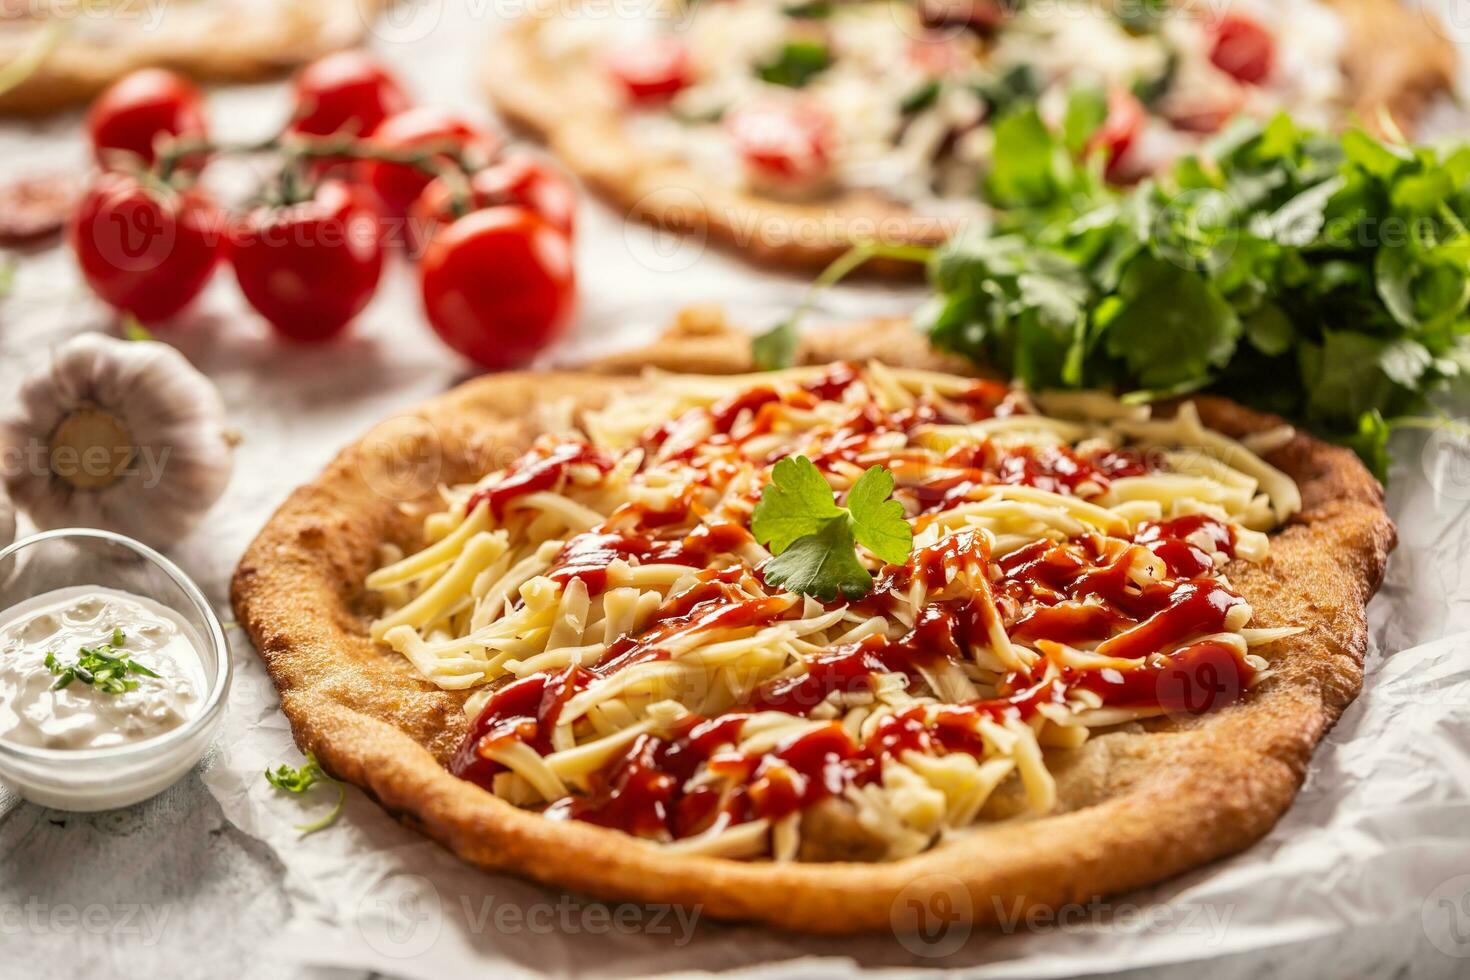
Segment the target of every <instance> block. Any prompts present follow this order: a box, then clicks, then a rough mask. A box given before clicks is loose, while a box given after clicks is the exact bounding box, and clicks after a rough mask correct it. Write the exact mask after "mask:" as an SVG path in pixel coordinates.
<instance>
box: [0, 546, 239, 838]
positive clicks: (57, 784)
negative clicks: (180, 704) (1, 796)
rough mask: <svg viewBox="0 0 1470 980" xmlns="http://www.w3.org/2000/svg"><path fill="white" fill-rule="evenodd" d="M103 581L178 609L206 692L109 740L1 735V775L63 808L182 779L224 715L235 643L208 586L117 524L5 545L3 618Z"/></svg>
mask: <svg viewBox="0 0 1470 980" xmlns="http://www.w3.org/2000/svg"><path fill="white" fill-rule="evenodd" d="M75 586H101V587H104V588H110V589H118V590H122V591H124V592H131V593H133V594H135V595H141V596H146V597H148V598H151V599H153V600H154V601H155V602H157V603H159V604H161V605H163V606H165V607H167V608H168V609H170V610H172V611H173V612H174V613H176V614H177V615H178V616H179V617H181V618H182V619H183V621H184V622H185V623H187V624H188V625H189V626H190V628H191V629H192V630H193V632H194V634H195V637H196V638H197V639H198V641H199V644H198V646H199V651H198V652H199V659H200V661H201V665H202V667H203V670H204V677H205V682H206V691H205V693H204V695H203V697H202V699H201V704H200V707H199V709H198V711H197V712H196V713H195V714H194V715H193V716H192V717H190V718H189V719H188V720H186V721H185V722H184V723H183V724H182V725H180V726H179V727H177V728H173V729H170V730H169V731H167V732H164V733H162V734H160V735H155V736H153V737H152V738H148V739H144V740H142V741H138V742H131V743H127V744H124V745H113V746H107V747H105V748H88V749H52V748H38V747H35V746H29V745H19V744H16V743H13V742H9V741H6V740H4V739H3V738H0V781H3V782H5V783H6V784H7V785H9V786H10V787H11V788H12V789H14V790H15V791H16V792H18V793H20V795H21V796H24V797H25V798H26V799H28V800H30V801H31V802H33V803H39V804H41V805H43V806H49V807H55V808H57V809H60V810H74V811H84V812H85V811H92V810H108V809H112V808H114V807H120V806H127V805H129V804H132V803H137V802H139V801H140V800H146V799H148V798H149V797H151V796H155V795H157V794H158V793H160V792H162V791H163V790H165V789H167V788H168V787H169V786H172V785H173V784H174V783H175V782H177V781H178V780H179V779H180V778H181V777H182V776H183V775H184V774H185V773H186V772H188V771H189V770H190V769H191V768H193V766H194V764H195V763H196V762H198V761H199V759H200V758H201V757H202V756H203V755H204V753H205V751H206V750H207V749H208V748H209V745H210V743H211V741H212V740H213V738H214V733H215V731H216V729H218V727H219V723H220V719H221V718H222V717H223V714H224V707H225V700H226V696H227V694H228V692H229V689H230V649H229V645H228V644H227V643H226V642H225V635H224V630H222V629H221V628H220V623H219V618H218V617H217V616H215V614H214V610H213V609H212V608H210V605H209V601H208V600H207V599H205V597H204V593H203V592H201V591H200V589H199V587H198V586H197V585H195V584H194V582H193V581H192V580H190V578H189V577H188V576H187V575H185V574H184V573H183V572H182V571H181V570H180V569H179V567H178V566H177V565H175V564H174V563H173V562H171V561H169V560H168V559H167V558H165V557H163V555H161V554H159V553H158V552H156V551H154V550H153V549H152V548H149V547H148V546H147V545H145V544H142V543H140V542H138V541H134V540H133V539H132V538H128V537H124V536H123V535H121V534H114V533H112V532H111V531H100V530H95V529H91V528H63V529H60V530H56V531H47V532H44V533H42V534H37V535H34V536H32V537H29V538H25V539H23V540H21V541H17V542H16V543H15V544H13V545H11V546H10V547H8V548H6V549H5V550H3V551H0V616H3V614H4V611H5V610H8V609H10V608H12V607H14V606H16V605H18V604H19V603H22V602H25V601H27V600H29V599H33V598H35V597H36V596H39V595H43V594H45V593H47V592H52V591H55V590H57V589H64V588H69V587H75Z"/></svg>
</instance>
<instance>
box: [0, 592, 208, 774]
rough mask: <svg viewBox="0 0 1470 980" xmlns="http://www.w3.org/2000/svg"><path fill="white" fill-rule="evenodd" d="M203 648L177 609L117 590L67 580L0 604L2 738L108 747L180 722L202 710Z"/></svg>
mask: <svg viewBox="0 0 1470 980" xmlns="http://www.w3.org/2000/svg"><path fill="white" fill-rule="evenodd" d="M203 649H204V645H203V643H202V641H201V640H200V638H199V637H198V636H197V635H196V633H195V631H194V630H193V628H192V627H190V626H189V624H188V623H186V622H185V621H184V619H183V618H182V617H181V616H179V614H177V613H175V612H174V611H173V610H171V609H169V608H167V607H165V606H163V605H162V604H160V603H158V602H156V601H154V600H153V599H150V598H147V597H145V596H140V595H133V594H131V593H127V592H121V591H118V590H116V589H108V588H102V587H99V586H78V587H73V588H66V589H59V590H57V591H54V592H47V593H44V594H42V595H38V596H35V597H33V598H31V599H28V600H26V601H25V602H22V603H20V604H19V605H17V606H13V607H11V608H10V609H6V610H4V611H0V741H3V742H7V743H10V744H15V745H24V746H32V747H35V748H44V749H60V750H68V749H105V748H110V747H113V746H122V745H129V744H131V743H135V742H142V741H145V740H147V739H150V738H153V737H155V736H158V735H162V734H164V733H166V732H168V731H171V730H173V729H175V728H178V727H179V726H181V725H183V724H185V723H186V722H187V721H188V720H189V719H190V718H192V717H194V716H196V715H197V714H199V712H200V711H201V710H202V706H203V703H204V699H205V693H206V692H207V690H208V683H207V680H206V676H205V672H204V665H203V662H202V660H201V653H200V651H201V650H203ZM89 665H90V669H89Z"/></svg>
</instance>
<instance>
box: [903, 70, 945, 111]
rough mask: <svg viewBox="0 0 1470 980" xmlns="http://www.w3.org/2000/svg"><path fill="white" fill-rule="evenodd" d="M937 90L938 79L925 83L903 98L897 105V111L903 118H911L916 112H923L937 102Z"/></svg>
mask: <svg viewBox="0 0 1470 980" xmlns="http://www.w3.org/2000/svg"><path fill="white" fill-rule="evenodd" d="M939 88H940V86H939V79H937V78H935V79H931V80H930V81H928V82H925V83H924V84H923V85H920V86H919V87H918V88H916V89H914V90H913V91H912V92H910V93H909V94H908V95H905V96H904V97H903V101H902V102H900V103H899V104H898V111H899V112H901V113H903V114H904V115H905V116H912V115H913V114H914V113H916V112H923V111H924V110H925V109H927V108H929V107H930V106H932V105H933V104H934V103H935V102H938V101H939Z"/></svg>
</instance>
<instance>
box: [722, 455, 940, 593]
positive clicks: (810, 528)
mask: <svg viewBox="0 0 1470 980" xmlns="http://www.w3.org/2000/svg"><path fill="white" fill-rule="evenodd" d="M892 493H893V474H891V473H889V472H888V471H887V470H885V469H884V468H883V467H881V466H874V467H872V468H870V469H869V470H868V471H867V472H865V473H864V474H863V475H862V476H861V477H860V478H859V479H858V481H857V482H856V483H855V484H853V486H852V489H851V490H850V491H849V492H848V497H847V506H846V507H839V506H838V505H837V503H836V501H835V498H834V495H833V493H832V488H831V486H830V485H829V484H828V483H827V480H826V478H825V477H824V476H822V473H821V471H820V470H818V469H817V467H816V466H815V465H813V463H812V461H811V460H809V459H807V458H806V457H805V456H796V457H794V458H787V459H783V460H781V461H780V462H778V463H777V464H776V466H775V467H774V468H773V469H772V471H771V482H770V483H768V484H766V486H765V488H764V489H763V490H762V491H761V499H760V502H759V503H758V504H756V507H755V512H754V513H753V514H752V515H751V523H750V529H751V533H752V534H754V535H755V538H756V540H757V541H759V542H761V543H762V544H764V545H766V546H767V547H769V548H770V549H771V553H772V554H773V555H775V557H774V558H772V559H771V561H770V562H768V563H767V564H766V566H765V568H764V575H765V578H766V581H767V582H769V583H771V584H772V585H775V586H777V587H778V588H784V589H787V590H789V591H791V592H799V593H801V594H802V595H809V596H814V597H816V598H818V599H820V600H822V601H823V602H830V601H832V600H833V599H835V598H836V597H837V595H838V594H841V595H844V596H846V597H847V598H849V599H857V598H861V597H862V596H864V595H866V594H867V593H868V591H869V590H870V589H872V587H873V576H872V575H871V574H870V573H869V572H868V570H867V569H866V568H865V567H864V566H863V563H862V562H861V561H859V560H858V556H857V544H858V543H861V544H862V545H863V546H864V547H865V548H867V549H868V550H869V551H871V552H873V554H875V555H877V556H878V557H879V558H881V559H882V560H883V561H886V562H889V563H891V564H901V563H902V562H904V561H907V560H908V556H909V553H910V552H911V551H912V550H913V532H912V530H911V529H910V527H909V524H908V521H907V520H906V519H905V518H904V511H903V505H902V504H901V503H899V502H898V501H896V500H892V499H890V497H891V495H892Z"/></svg>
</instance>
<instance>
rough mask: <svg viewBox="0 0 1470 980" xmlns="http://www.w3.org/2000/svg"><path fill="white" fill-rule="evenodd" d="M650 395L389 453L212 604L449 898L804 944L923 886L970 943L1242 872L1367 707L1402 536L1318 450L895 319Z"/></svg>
mask: <svg viewBox="0 0 1470 980" xmlns="http://www.w3.org/2000/svg"><path fill="white" fill-rule="evenodd" d="M834 357H840V358H841V359H840V360H833V358H834ZM640 359H641V360H642V361H644V362H649V361H652V362H653V363H654V365H655V366H654V367H653V368H651V369H650V368H646V367H645V368H644V369H643V370H642V371H641V373H638V374H632V375H630V374H626V373H623V370H624V368H625V367H626V366H627V365H629V364H632V363H635V360H634V359H628V360H623V361H618V362H608V363H604V364H602V365H600V366H598V370H597V372H596V373H583V374H577V375H549V376H548V375H497V376H494V377H488V378H485V379H481V380H478V381H474V382H470V383H469V384H467V385H465V386H463V387H462V388H460V389H458V390H457V391H455V392H452V393H450V394H449V395H447V396H445V397H444V398H442V399H440V400H439V401H437V402H434V403H431V404H430V405H428V406H427V407H426V408H425V409H423V411H422V412H421V413H419V414H417V415H415V416H412V417H405V418H400V419H397V420H395V421H394V422H393V423H390V424H388V425H386V426H385V427H384V428H382V429H380V430H379V431H377V432H375V433H373V434H370V435H369V436H368V437H367V438H366V439H364V440H363V441H362V442H361V443H359V444H358V445H357V446H355V447H353V448H351V449H349V450H348V451H347V452H346V453H344V454H343V455H342V456H341V457H340V458H339V459H338V460H337V461H336V462H335V463H334V464H333V465H332V466H331V467H330V468H329V469H328V470H327V472H326V473H325V474H324V475H323V476H322V477H321V478H320V479H319V480H317V481H316V482H315V483H314V484H312V485H311V486H309V487H306V488H304V489H303V490H301V491H299V492H298V493H297V494H296V495H295V496H293V497H292V499H291V500H290V501H288V502H287V504H286V505H285V506H284V507H283V508H282V509H281V511H280V512H279V513H278V514H277V515H276V516H275V518H273V519H272V521H271V522H270V524H269V525H268V526H267V527H266V529H265V530H264V532H263V533H262V534H261V536H260V537H259V539H257V541H256V542H255V544H254V545H252V547H251V548H250V549H249V551H248V552H247V553H246V555H245V557H244V558H243V560H242V562H241V565H240V567H239V569H238V571H237V574H236V577H235V581H234V586H233V595H234V600H235V605H236V609H237V612H238V614H239V617H240V621H241V622H242V623H243V624H244V625H245V626H246V628H247V629H248V630H249V632H250V634H251V636H252V637H253V639H254V640H255V642H256V644H257V646H258V648H259V650H260V652H261V654H262V656H263V657H264V658H265V660H266V662H267V664H268V666H269V669H270V672H271V675H272V677H273V678H274V680H275V683H276V685H277V687H278V688H279V689H280V692H281V696H282V704H283V707H284V709H285V712H286V714H287V716H288V717H289V718H290V720H291V723H292V726H293V729H294V731H295V734H296V738H297V741H298V743H299V744H300V745H301V746H302V748H303V749H307V750H310V751H312V752H314V753H315V754H316V756H317V757H318V758H319V759H321V760H322V762H323V763H324V764H325V765H326V766H327V767H328V768H329V769H330V770H331V771H332V772H333V773H335V774H337V775H338V776H340V777H342V778H344V779H347V780H349V781H351V782H353V783H356V784H357V785H359V786H362V787H363V788H364V789H366V790H367V791H368V792H369V793H371V794H372V795H374V796H375V797H376V798H377V799H378V800H379V801H381V802H382V803H383V804H384V805H385V806H386V807H387V808H388V809H389V810H391V811H393V812H395V813H397V814H399V815H401V816H402V817H403V818H404V819H405V820H406V821H408V822H409V823H410V824H411V825H413V826H415V827H418V828H420V829H422V830H423V831H424V832H426V833H427V834H429V835H430V836H432V837H434V838H435V839H437V840H439V841H440V842H442V843H443V844H445V846H447V847H449V848H451V849H453V850H454V851H455V852H456V853H458V854H460V855H461V856H463V857H464V858H466V859H468V860H470V861H472V862H475V863H477V864H480V865H482V866H484V867H487V868H492V869H501V870H511V871H514V872H517V873H520V874H524V875H527V876H529V877H532V878H534V879H537V880H540V881H544V882H548V883H551V884H554V885H557V886H560V887H566V888H572V889H576V890H580V891H587V892H591V893H594V894H597V895H603V896H608V897H616V898H623V899H637V900H643V901H654V902H682V903H688V904H692V905H698V906H700V907H702V908H703V909H704V910H705V911H707V912H709V913H710V914H712V915H716V916H721V917H727V918H737V919H755V920H760V921H764V922H768V923H771V924H774V925H779V926H783V927H787V928H795V929H803V930H813V931H823V932H842V931H856V930H863V929H874V928H884V927H887V926H889V925H890V924H891V923H892V922H894V921H895V919H894V917H895V916H900V917H901V914H902V908H900V906H901V898H902V895H903V894H905V893H906V890H911V889H912V888H914V887H920V888H922V887H924V882H925V881H926V880H933V879H932V876H943V878H944V880H945V881H946V882H951V883H952V882H954V881H956V880H957V881H959V882H961V883H962V885H963V887H964V888H965V889H966V890H967V891H968V892H969V894H970V896H971V898H972V899H973V900H972V902H971V903H970V908H971V914H972V915H973V916H974V917H975V918H976V919H978V920H982V921H983V920H987V919H991V918H993V917H994V915H995V910H996V909H999V908H1011V907H1012V906H1013V904H1014V903H1015V902H1016V901H1021V902H1025V903H1031V904H1037V905H1055V904H1059V903H1062V902H1066V901H1076V900H1078V899H1079V898H1087V897H1092V896H1101V895H1104V894H1107V893H1110V892H1113V891H1117V890H1120V889H1124V888H1129V887H1135V886H1140V885H1144V884H1147V883H1151V882H1155V881H1158V880H1160V879H1162V878H1165V877H1168V876H1170V875H1172V874H1176V873H1179V872H1181V871H1184V870H1186V869H1189V868H1192V867H1195V866H1197V865H1199V864H1201V863H1204V862H1206V861H1208V860H1211V859H1213V858H1215V857H1218V856H1220V855H1223V854H1228V853H1231V852H1233V851H1236V850H1239V849H1241V848H1243V847H1245V846H1247V845H1249V844H1250V843H1251V842H1253V841H1254V840H1255V839H1257V838H1258V837H1260V836H1261V835H1263V834H1264V833H1265V832H1266V831H1267V830H1268V829H1269V828H1270V826H1271V825H1272V823H1274V821H1275V820H1276V818H1277V817H1278V816H1279V815H1280V814H1281V813H1282V812H1283V811H1284V809H1285V808H1286V807H1287V806H1288V805H1289V803H1290V801H1291V798H1292V796H1293V795H1294V793H1295V791H1296V789H1297V787H1298V786H1299V784H1300V782H1301V779H1302V777H1303V774H1304V772H1305V766H1306V764H1307V761H1308V758H1309V756H1310V752H1311V749H1312V747H1313V746H1314V745H1315V744H1316V742H1317V741H1318V740H1319V739H1320V738H1321V737H1322V735H1323V734H1324V733H1325V731H1326V729H1327V728H1328V727H1329V726H1330V725H1331V724H1332V722H1333V721H1334V720H1335V719H1336V717H1337V715H1338V713H1339V712H1340V711H1341V710H1342V708H1343V707H1344V706H1345V705H1346V704H1347V702H1348V701H1350V700H1351V699H1352V697H1353V696H1354V695H1355V693H1356V691H1357V689H1358V686H1359V684H1360V681H1361V660H1362V655H1363V651H1364V646H1365V642H1366V628H1365V622H1364V605H1365V603H1366V602H1367V600H1368V598H1369V597H1370V596H1371V594H1372V592H1373V591H1374V590H1375V588H1376V587H1377V584H1378V582H1379V579H1380V577H1381V575H1382V570H1383V564H1384V561H1385V558H1386V555H1387V552H1388V550H1389V549H1390V548H1391V546H1392V542H1393V528H1392V525H1391V524H1390V522H1389V520H1388V518H1387V516H1386V515H1385V513H1384V510H1383V505H1382V496H1381V489H1380V488H1379V486H1378V485H1377V483H1376V482H1375V481H1374V480H1373V479H1372V477H1370V476H1369V475H1368V474H1367V472H1366V471H1365V470H1364V469H1363V468H1362V466H1361V465H1360V464H1359V463H1358V462H1357V460H1356V458H1355V457H1353V455H1352V454H1351V453H1350V452H1348V451H1347V450H1344V449H1340V448H1337V447H1332V446H1328V445H1325V444H1323V443H1320V442H1317V441H1315V440H1314V439H1312V438H1310V437H1308V436H1305V435H1303V434H1301V433H1299V432H1296V431H1294V430H1292V429H1290V428H1289V427H1287V426H1285V425H1283V424H1282V423H1281V422H1280V420H1279V419H1274V418H1270V417H1266V416H1262V415H1258V414H1256V413H1253V412H1250V411H1247V410H1245V409H1243V408H1240V407H1238V406H1235V405H1233V404H1231V403H1228V402H1225V401H1223V400H1220V399H1215V398H1198V399H1193V400H1188V401H1183V402H1181V403H1179V404H1178V405H1176V406H1172V407H1171V408H1168V409H1160V408H1150V407H1146V406H1139V405H1132V404H1124V403H1121V402H1119V401H1117V400H1116V399H1114V398H1112V397H1109V396H1107V395H1103V394H1100V393H1094V392H1028V391H1025V390H1023V389H1021V388H1017V387H1014V386H1011V385H1007V384H1005V383H1002V382H997V381H991V380H984V379H977V378H975V377H972V376H967V375H963V374H960V373H956V372H954V370H953V368H954V365H953V364H952V363H950V362H947V361H943V360H939V359H937V358H936V356H935V355H933V354H931V353H929V352H928V351H926V350H925V349H924V348H923V346H922V342H921V341H920V340H918V339H917V338H913V337H912V336H911V335H909V334H907V333H906V332H905V329H904V327H903V326H902V325H899V324H868V325H864V326H860V327H858V328H855V329H850V330H846V331H838V332H836V333H830V334H820V335H815V336H814V337H813V338H812V339H811V340H809V341H808V345H807V347H806V349H805V351H804V356H803V358H802V361H801V366H798V367H795V368H792V369H790V370H785V371H779V372H770V373H757V374H751V373H746V372H748V370H749V368H748V355H747V353H746V350H745V344H744V341H743V339H742V338H738V337H733V336H730V335H728V334H714V335H704V336H698V337H676V338H671V339H668V340H666V341H665V342H664V343H663V344H661V345H660V346H659V347H658V348H656V349H655V350H654V351H652V352H646V353H645V354H643V355H641V357H640ZM695 372H698V373H695ZM528 405H534V406H535V408H534V411H527V406H528ZM946 887H949V886H948V885H947V886H946Z"/></svg>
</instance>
